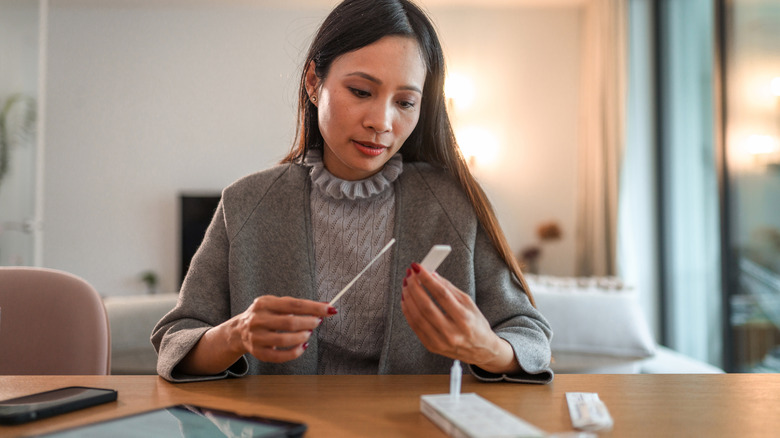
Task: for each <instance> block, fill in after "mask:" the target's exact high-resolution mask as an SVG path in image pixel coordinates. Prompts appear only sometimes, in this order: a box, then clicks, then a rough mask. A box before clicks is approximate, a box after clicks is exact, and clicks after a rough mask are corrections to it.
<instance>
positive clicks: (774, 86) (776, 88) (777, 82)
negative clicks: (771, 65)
mask: <svg viewBox="0 0 780 438" xmlns="http://www.w3.org/2000/svg"><path fill="white" fill-rule="evenodd" d="M769 89H770V90H772V94H774V95H775V96H777V97H780V76H778V77H776V78H774V79H772V82H770V84H769Z"/></svg>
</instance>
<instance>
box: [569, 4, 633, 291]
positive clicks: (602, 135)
mask: <svg viewBox="0 0 780 438" xmlns="http://www.w3.org/2000/svg"><path fill="white" fill-rule="evenodd" d="M583 14H584V20H583V39H582V44H583V50H582V53H583V60H582V74H581V80H582V84H581V87H580V89H581V90H582V91H581V96H580V100H581V104H580V114H581V115H580V132H581V133H580V147H579V169H578V172H579V174H578V180H579V184H578V191H579V193H578V206H577V255H576V267H577V275H580V276H590V275H615V274H616V260H617V257H616V255H617V216H618V181H619V179H620V171H619V170H620V165H621V161H622V155H623V146H624V142H625V140H624V131H625V103H624V102H625V97H626V91H625V90H626V70H627V63H626V46H627V43H626V39H627V35H626V21H627V15H626V14H627V5H626V0H590V1H588V2H586V3H585V6H584V9H583Z"/></svg>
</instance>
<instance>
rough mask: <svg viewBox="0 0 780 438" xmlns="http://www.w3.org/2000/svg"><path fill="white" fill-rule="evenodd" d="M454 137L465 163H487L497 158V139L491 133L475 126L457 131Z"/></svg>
mask: <svg viewBox="0 0 780 438" xmlns="http://www.w3.org/2000/svg"><path fill="white" fill-rule="evenodd" d="M455 137H456V138H457V140H458V146H459V147H460V151H461V153H462V154H463V156H464V158H466V161H468V162H469V163H474V162H478V163H483V164H484V163H489V162H492V161H495V159H496V157H497V156H498V139H496V136H495V135H493V133H492V132H490V131H488V130H487V129H483V128H480V127H476V126H469V127H465V128H463V129H459V130H457V132H456V133H455Z"/></svg>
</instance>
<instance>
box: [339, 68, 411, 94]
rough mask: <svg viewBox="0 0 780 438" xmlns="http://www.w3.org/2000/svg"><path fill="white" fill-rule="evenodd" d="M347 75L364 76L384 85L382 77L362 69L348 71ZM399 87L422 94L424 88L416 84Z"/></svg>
mask: <svg viewBox="0 0 780 438" xmlns="http://www.w3.org/2000/svg"><path fill="white" fill-rule="evenodd" d="M347 76H357V77H361V78H363V79H365V80H368V81H371V82H373V83H375V84H377V85H382V80H381V79H379V78H377V77H375V76H371V75H370V74H368V73H364V72H362V71H356V72H352V73H348V74H347ZM399 89H400V90H410V91H416V92H418V93H420V94H422V90H421V89H420V88H419V87H416V86H414V85H402V86H400V87H399Z"/></svg>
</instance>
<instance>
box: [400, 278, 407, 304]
mask: <svg viewBox="0 0 780 438" xmlns="http://www.w3.org/2000/svg"><path fill="white" fill-rule="evenodd" d="M404 287H406V279H405V278H404ZM401 299H403V296H401Z"/></svg>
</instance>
